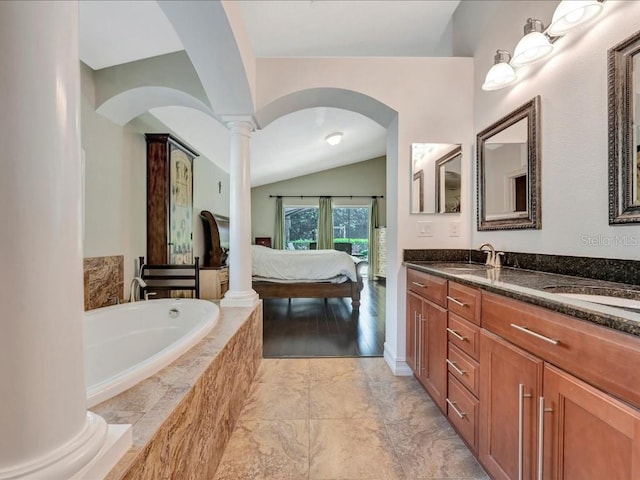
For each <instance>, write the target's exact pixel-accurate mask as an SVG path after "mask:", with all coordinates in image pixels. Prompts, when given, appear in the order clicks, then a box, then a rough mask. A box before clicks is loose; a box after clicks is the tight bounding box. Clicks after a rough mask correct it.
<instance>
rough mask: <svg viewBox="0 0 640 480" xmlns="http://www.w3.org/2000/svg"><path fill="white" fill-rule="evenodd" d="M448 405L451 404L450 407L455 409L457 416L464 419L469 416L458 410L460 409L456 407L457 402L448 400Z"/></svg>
mask: <svg viewBox="0 0 640 480" xmlns="http://www.w3.org/2000/svg"><path fill="white" fill-rule="evenodd" d="M447 403H448V404H449V406H450V407H451V408H452V409H453V411H454V412H456V415H458V416H459V417H460V418H464V417H466V416H467V414H466V413H464V412H461V411H460V410H458V408H457V407H456V402H452V401H451V400H449V399H448V398H447Z"/></svg>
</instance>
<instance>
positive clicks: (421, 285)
mask: <svg viewBox="0 0 640 480" xmlns="http://www.w3.org/2000/svg"><path fill="white" fill-rule="evenodd" d="M411 283H412V284H414V285H415V286H416V287H420V288H427V286H426V285H423V284H422V283H420V282H411Z"/></svg>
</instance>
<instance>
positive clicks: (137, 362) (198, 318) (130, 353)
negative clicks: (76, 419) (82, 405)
mask: <svg viewBox="0 0 640 480" xmlns="http://www.w3.org/2000/svg"><path fill="white" fill-rule="evenodd" d="M219 316H220V310H219V308H218V306H217V305H215V304H214V303H211V302H208V301H206V300H195V299H158V300H149V301H146V302H145V301H142V302H133V303H125V304H122V305H114V306H111V307H104V308H98V309H96V310H90V311H88V312H85V333H84V338H85V378H86V385H87V407H88V408H90V407H93V406H94V405H97V404H98V403H100V402H104V401H105V400H107V399H109V398H111V397H113V396H115V395H117V394H119V393H121V392H123V391H125V390H127V389H128V388H131V387H132V386H134V385H135V384H137V383H139V382H141V381H142V380H144V379H145V378H148V377H150V376H151V375H153V374H155V373H156V372H158V371H159V370H161V369H162V368H164V367H166V366H167V365H169V364H170V363H171V362H173V361H174V360H176V359H177V358H178V357H179V356H180V355H182V354H183V353H185V352H186V351H188V350H189V349H190V348H191V347H192V346H194V345H195V344H196V343H198V342H199V341H200V340H202V338H204V337H205V336H206V335H207V334H208V333H209V332H210V331H211V329H212V328H213V327H214V326H215V324H216V322H217V321H218V317H219Z"/></svg>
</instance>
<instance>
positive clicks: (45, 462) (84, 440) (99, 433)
mask: <svg viewBox="0 0 640 480" xmlns="http://www.w3.org/2000/svg"><path fill="white" fill-rule="evenodd" d="M106 439H107V422H105V421H104V419H103V418H102V417H101V416H99V415H96V414H95V413H92V412H87V417H86V420H85V422H84V427H83V428H82V430H81V431H80V433H79V434H78V435H76V436H75V437H74V438H72V439H71V440H69V441H68V442H67V443H65V444H63V445H61V446H60V447H58V448H57V449H55V450H54V451H52V452H49V453H48V454H47V455H45V456H44V457H40V458H37V459H34V460H31V461H29V462H26V463H23V464H21V465H18V466H15V467H11V468H9V469H3V470H0V480H18V479H25V480H26V479H29V480H67V479H69V478H72V477H73V476H74V475H75V474H76V473H77V472H78V471H80V470H81V469H82V468H83V467H84V466H85V465H87V464H88V463H89V462H90V461H91V460H92V459H93V458H94V457H95V456H96V455H97V454H98V452H99V451H100V450H101V449H102V447H103V446H104V444H105V442H106Z"/></svg>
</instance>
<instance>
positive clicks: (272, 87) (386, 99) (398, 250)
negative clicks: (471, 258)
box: [256, 58, 473, 369]
mask: <svg viewBox="0 0 640 480" xmlns="http://www.w3.org/2000/svg"><path fill="white" fill-rule="evenodd" d="M257 62H258V63H257V95H256V109H257V111H258V112H260V110H261V109H262V108H265V107H267V106H268V105H269V104H270V103H272V102H274V101H276V100H278V99H279V98H282V97H285V96H288V95H291V94H295V93H296V92H301V91H305V90H310V89H322V88H334V89H340V90H341V91H342V95H344V96H348V95H349V92H350V91H351V92H359V93H361V94H364V95H367V96H368V97H371V98H372V99H375V100H377V101H378V102H381V103H382V104H384V105H386V106H388V107H390V108H391V109H393V110H395V112H397V116H396V117H395V118H394V119H393V120H392V121H391V124H389V125H383V126H385V127H387V129H388V130H387V132H388V137H387V188H386V190H387V196H388V198H387V212H386V213H387V228H388V233H389V237H390V238H389V245H388V248H389V250H388V265H387V270H388V277H387V299H386V302H387V317H386V320H387V336H386V344H385V356H386V357H387V360H388V362H389V363H390V364H391V366H392V368H394V369H397V368H404V367H406V365H404V366H403V362H404V356H405V326H404V316H405V314H406V311H405V303H406V299H405V293H404V292H405V285H406V279H405V275H406V274H405V269H404V267H402V265H401V262H402V260H401V259H402V250H403V249H405V248H437V247H450V248H457V247H459V248H466V247H468V246H469V242H468V238H469V224H470V220H469V219H470V218H471V217H470V212H469V209H466V211H465V210H463V213H462V214H461V215H455V216H450V215H446V216H445V215H438V216H432V217H428V218H429V219H430V221H432V222H433V231H434V235H433V237H418V236H417V225H416V222H417V221H418V220H420V219H425V218H427V217H423V216H415V215H410V214H409V204H410V200H411V193H410V192H411V188H410V185H411V151H410V146H411V143H413V142H428V143H460V144H462V149H463V193H464V194H467V195H468V192H469V188H468V186H469V181H470V178H469V177H470V159H471V154H470V152H471V140H472V135H473V123H472V118H473V110H472V105H473V88H472V87H473V85H472V80H473V68H472V60H471V59H465V58H268V59H266V58H263V59H258V61H257ZM336 103H337V104H336V105H332V106H337V107H342V106H343V105H344V103H346V102H344V103H341V102H340V101H339V99H338V98H337V97H336ZM286 113H288V112H286ZM360 113H362V112H360ZM464 196H465V195H463V197H464ZM463 201H465V202H466V203H468V198H463ZM451 222H460V232H461V236H460V237H449V236H448V231H449V224H450V223H451Z"/></svg>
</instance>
